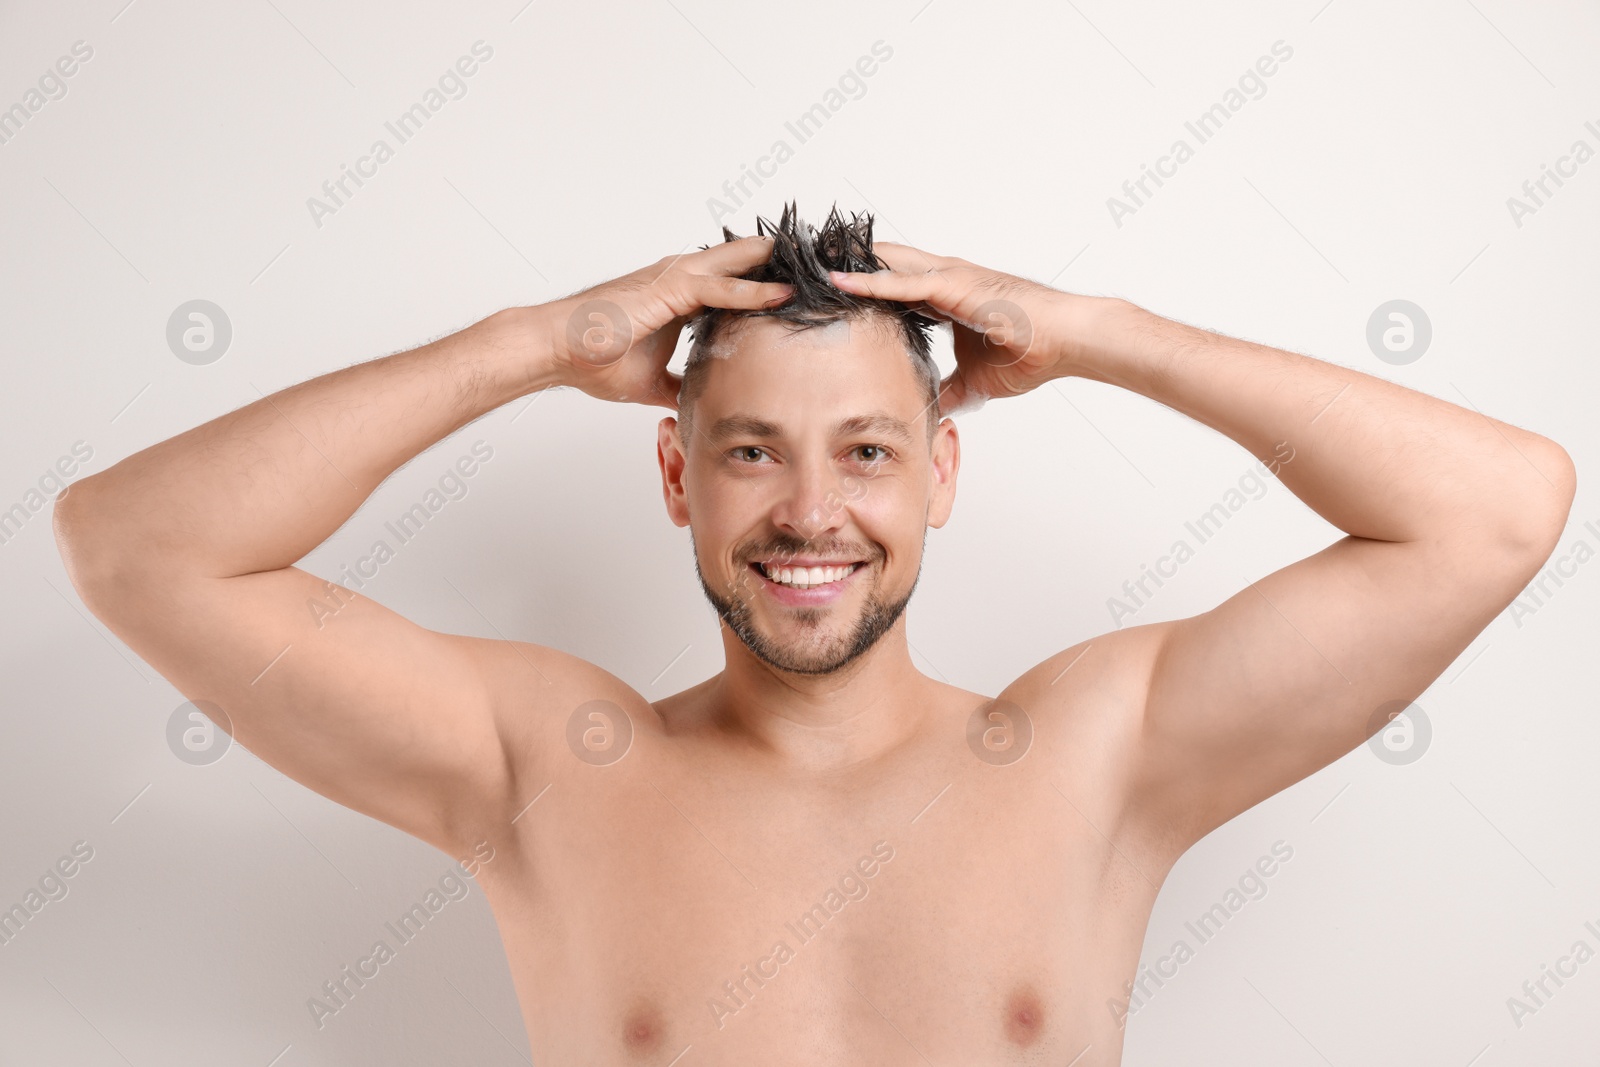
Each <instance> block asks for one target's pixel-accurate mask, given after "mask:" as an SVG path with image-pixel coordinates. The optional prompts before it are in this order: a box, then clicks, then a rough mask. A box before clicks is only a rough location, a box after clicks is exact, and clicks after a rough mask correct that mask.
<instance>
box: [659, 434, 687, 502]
mask: <svg viewBox="0 0 1600 1067" xmlns="http://www.w3.org/2000/svg"><path fill="white" fill-rule="evenodd" d="M656 462H657V463H659V464H660V466H661V495H662V496H663V497H665V498H666V502H667V517H668V518H669V519H671V520H672V522H673V525H675V526H687V525H689V498H688V496H687V494H686V493H685V491H684V487H683V474H684V468H685V467H686V466H687V465H688V456H686V455H685V454H684V450H683V440H682V438H680V437H679V436H678V420H677V419H675V418H672V417H670V416H669V417H667V418H665V419H662V420H661V424H660V425H659V426H657V427H656Z"/></svg>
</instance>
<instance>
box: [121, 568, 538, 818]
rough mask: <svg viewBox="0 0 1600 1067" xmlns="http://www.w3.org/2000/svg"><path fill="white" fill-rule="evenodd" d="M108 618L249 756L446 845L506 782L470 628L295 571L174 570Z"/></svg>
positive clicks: (499, 796)
mask: <svg viewBox="0 0 1600 1067" xmlns="http://www.w3.org/2000/svg"><path fill="white" fill-rule="evenodd" d="M102 617H105V618H106V619H107V622H108V623H109V624H110V625H111V626H112V628H113V629H114V630H116V631H117V633H118V634H119V636H121V637H122V638H123V639H124V640H125V641H126V642H127V643H128V645H129V646H130V647H131V648H133V650H134V651H136V652H138V653H139V654H140V655H141V656H143V657H144V658H145V660H146V661H148V662H149V663H150V664H151V665H152V666H153V667H155V668H156V669H157V670H158V671H160V672H161V674H163V675H164V676H165V677H166V678H167V679H168V680H170V681H171V682H172V683H173V684H174V685H175V686H176V687H177V688H178V689H179V690H180V691H181V692H182V693H183V694H184V695H185V696H187V697H188V698H189V699H191V700H193V701H196V702H201V701H204V702H207V703H209V704H211V705H214V706H216V707H217V708H220V709H221V712H222V715H223V716H225V719H224V720H222V721H221V722H219V724H220V725H225V726H226V727H227V728H229V729H230V730H231V732H232V733H233V735H234V738H235V740H236V741H238V743H240V744H242V745H244V746H245V747H246V748H248V749H249V750H250V751H251V752H252V753H253V754H255V755H256V756H259V757H260V758H261V759H262V760H264V761H265V762H267V763H268V764H270V765H271V766H273V767H276V768H277V769H278V770H280V771H282V772H283V773H284V774H286V775H288V776H289V777H291V778H294V779H295V780H296V781H298V782H300V783H301V784H303V785H305V786H306V787H308V788H310V789H312V790H314V791H316V792H318V793H320V794H322V795H323V796H325V797H328V798H329V799H331V800H334V801H336V802H338V803H340V804H343V805H345V806H346V807H350V808H353V809H355V810H356V811H360V812H362V813H364V814H367V815H370V816H372V817H373V818H376V819H379V820H381V821H383V822H386V823H389V824H390V825H392V826H395V827H398V828H399V829H401V830H404V831H406V832H407V833H411V834H413V835H415V836H417V837H419V838H422V839H423V840H425V841H428V842H429V843H431V844H434V845H436V846H438V847H440V848H445V849H447V850H448V849H453V848H456V847H457V846H458V845H459V843H460V842H459V841H458V840H457V838H458V837H459V832H460V830H461V829H462V827H463V820H464V819H465V818H467V817H469V815H475V814H477V813H481V811H482V810H483V809H484V808H485V807H486V806H488V807H491V808H492V807H493V806H494V805H496V804H501V803H504V801H505V799H506V797H507V796H508V794H509V789H510V785H511V777H512V776H511V772H510V768H509V766H508V762H507V759H506V756H505V747H504V745H503V744H502V743H501V739H500V731H499V729H498V727H497V723H496V719H495V712H494V700H493V694H492V693H491V691H490V688H489V685H488V683H487V681H486V678H485V672H484V671H483V670H482V669H481V667H480V662H479V660H480V655H479V654H478V653H477V652H476V651H475V649H474V647H473V646H474V640H475V639H472V638H466V637H459V636H455V635H450V634H442V633H436V632H434V631H431V630H427V629H424V628H423V627H421V626H417V625H416V624H414V623H412V622H410V621H409V620H407V619H405V618H403V617H402V616H400V615H398V614H396V613H395V612H393V611H390V610H389V609H388V608H385V607H383V606H382V605H381V604H378V603H376V602H374V601H372V600H371V599H369V598H367V597H365V596H361V595H358V594H355V593H352V592H350V591H349V590H347V589H345V588H343V587H341V586H337V585H333V584H331V583H328V582H325V581H323V580H322V579H320V578H317V577H315V576H314V575H311V574H308V573H306V572H305V571H302V570H299V569H298V568H294V567H289V568H284V569H282V570H273V571H264V572H259V573H255V574H246V575H239V576H237V577H230V578H196V577H185V578H176V579H173V580H171V581H169V582H165V583H163V584H162V585H161V586H160V587H159V591H156V590H154V589H152V588H151V587H148V586H147V587H145V588H144V589H142V590H141V591H140V594H139V595H137V596H130V597H128V598H127V603H126V604H124V605H122V606H119V607H116V608H114V609H113V610H111V611H109V612H105V613H103V614H102ZM201 706H202V709H203V710H204V705H203V704H202V705H201ZM208 713H209V712H208Z"/></svg>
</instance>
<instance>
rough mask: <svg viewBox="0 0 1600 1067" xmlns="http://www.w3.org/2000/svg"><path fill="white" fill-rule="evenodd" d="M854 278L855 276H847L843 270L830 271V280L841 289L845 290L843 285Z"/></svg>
mask: <svg viewBox="0 0 1600 1067" xmlns="http://www.w3.org/2000/svg"><path fill="white" fill-rule="evenodd" d="M852 278H853V275H851V274H847V273H846V272H844V271H842V270H830V271H829V272H828V280H829V281H831V282H833V284H834V285H836V286H838V287H839V288H841V289H843V288H844V285H843V283H844V282H848V281H850V280H851V279H852Z"/></svg>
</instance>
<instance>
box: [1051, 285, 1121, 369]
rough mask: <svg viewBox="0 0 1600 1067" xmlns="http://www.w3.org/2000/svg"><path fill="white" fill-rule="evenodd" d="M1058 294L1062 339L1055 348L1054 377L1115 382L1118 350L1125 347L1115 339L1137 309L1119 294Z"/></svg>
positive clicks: (1059, 327)
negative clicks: (1116, 295) (1059, 298)
mask: <svg viewBox="0 0 1600 1067" xmlns="http://www.w3.org/2000/svg"><path fill="white" fill-rule="evenodd" d="M1061 295H1062V297H1063V298H1064V299H1063V300H1061V301H1060V302H1059V314H1060V322H1059V326H1058V329H1059V336H1061V337H1063V338H1065V341H1064V342H1063V343H1062V344H1061V345H1059V347H1058V352H1057V355H1056V373H1055V377H1058V378H1088V379H1091V380H1093V381H1097V382H1108V383H1111V384H1117V359H1118V353H1119V352H1121V351H1123V350H1124V347H1125V346H1123V345H1121V344H1120V343H1119V341H1118V338H1119V337H1120V336H1121V335H1122V333H1123V331H1124V330H1126V328H1127V323H1128V317H1129V316H1130V315H1132V314H1134V313H1137V312H1138V311H1139V310H1140V309H1139V308H1138V307H1137V306H1136V305H1134V304H1132V303H1130V302H1129V301H1126V300H1123V299H1122V298H1120V297H1114V296H1084V295H1081V294H1078V293H1062V294H1061Z"/></svg>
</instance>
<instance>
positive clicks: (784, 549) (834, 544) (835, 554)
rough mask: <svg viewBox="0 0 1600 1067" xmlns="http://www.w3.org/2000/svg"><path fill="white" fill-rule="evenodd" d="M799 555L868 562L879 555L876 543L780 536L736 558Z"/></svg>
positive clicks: (749, 558) (751, 559) (779, 558)
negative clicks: (817, 540)
mask: <svg viewBox="0 0 1600 1067" xmlns="http://www.w3.org/2000/svg"><path fill="white" fill-rule="evenodd" d="M799 556H822V557H824V558H827V559H859V560H865V561H867V562H868V563H871V562H873V561H874V560H876V559H877V558H878V556H879V552H878V549H877V547H876V546H875V545H858V544H853V543H851V542H849V541H837V540H836V541H824V542H821V543H819V544H814V543H812V542H809V541H804V540H801V539H800V538H797V537H795V538H778V539H777V540H773V541H768V542H766V543H765V544H762V545H759V546H757V547H754V548H749V549H747V550H745V551H741V552H739V553H738V554H737V555H736V557H735V558H737V559H742V560H744V561H745V562H747V563H755V562H758V561H761V560H779V561H781V560H786V559H795V558H796V557H799Z"/></svg>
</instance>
